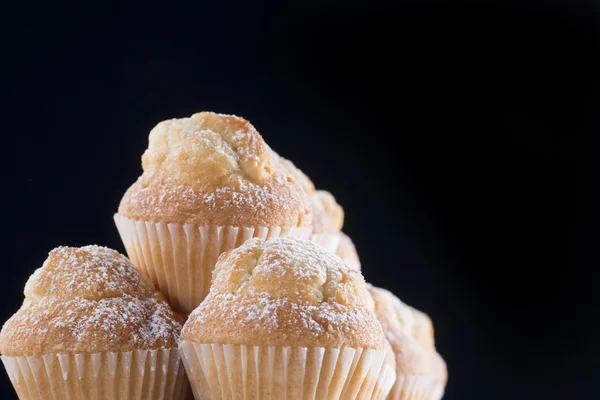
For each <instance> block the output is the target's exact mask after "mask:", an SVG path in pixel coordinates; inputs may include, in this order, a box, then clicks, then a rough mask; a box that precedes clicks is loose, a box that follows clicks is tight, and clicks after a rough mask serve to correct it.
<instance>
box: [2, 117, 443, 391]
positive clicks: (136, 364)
mask: <svg viewBox="0 0 600 400" xmlns="http://www.w3.org/2000/svg"><path fill="white" fill-rule="evenodd" d="M142 165H143V169H144V172H143V174H142V176H141V177H140V178H139V179H138V180H137V182H135V183H134V184H133V185H132V186H131V188H130V189H129V190H128V191H127V193H126V194H125V196H124V197H123V200H122V201H121V204H120V206H119V211H118V213H117V214H116V215H115V222H116V225H117V227H118V230H119V233H120V235H121V238H122V239H123V242H124V244H125V248H126V250H127V254H128V255H129V257H130V258H131V262H130V261H129V260H128V259H127V258H126V257H125V256H122V255H120V254H119V253H117V252H116V251H114V250H110V249H106V248H103V247H98V246H86V247H82V248H70V247H60V248H58V249H55V250H53V251H52V252H51V253H50V255H49V257H48V259H47V260H46V262H45V263H44V265H43V266H42V267H41V268H40V269H38V270H37V271H36V272H35V273H34V274H33V275H32V276H31V278H30V279H29V281H28V282H27V285H26V287H25V301H24V303H23V305H22V307H21V309H20V310H19V311H18V312H17V313H16V314H15V315H14V316H13V317H12V318H11V319H10V320H9V321H8V322H7V323H6V324H5V325H4V327H3V329H2V332H1V334H0V352H1V353H2V361H3V362H4V365H5V367H6V370H7V372H8V374H9V377H10V379H11V381H12V383H13V385H14V387H15V389H16V391H17V394H18V396H19V398H20V399H56V400H58V399H123V400H133V399H139V400H141V399H163V400H167V399H177V400H179V399H182V400H183V399H186V398H187V396H188V395H189V394H188V391H189V387H190V386H191V389H192V393H193V396H194V397H195V398H196V399H407V400H412V399H415V400H416V399H427V400H429V399H431V400H434V399H439V398H441V397H442V395H443V391H444V386H445V383H446V366H445V363H444V361H443V360H442V358H441V357H440V356H439V355H438V354H437V352H436V350H435V346H434V341H433V328H432V324H431V321H430V320H429V318H428V317H427V316H426V315H425V314H423V313H421V312H419V311H417V310H415V309H413V308H411V307H408V306H406V305H404V304H403V303H402V302H400V300H398V299H397V298H396V297H395V296H394V295H393V294H391V293H390V292H388V291H386V290H383V289H378V288H375V287H372V286H370V285H368V284H366V283H365V281H364V278H363V276H362V275H361V273H360V262H359V260H358V256H357V252H356V249H355V248H354V245H353V243H352V241H351V240H350V238H348V237H347V236H346V235H345V234H344V233H342V231H341V229H342V225H343V219H344V213H343V210H342V208H341V207H340V206H339V205H338V204H337V203H336V201H335V199H334V197H333V196H332V195H331V194H329V193H327V192H324V191H319V190H315V187H314V185H313V183H312V182H311V180H310V179H309V178H308V177H307V176H306V175H304V174H303V173H302V172H301V171H300V170H299V169H297V168H296V167H295V166H294V164H293V163H291V162H290V161H288V160H286V159H284V158H282V157H281V156H279V155H278V154H276V153H275V152H273V151H272V150H271V149H270V148H269V146H268V145H267V144H266V143H265V142H264V140H263V139H262V137H261V136H260V135H259V133H258V132H257V131H256V130H255V129H254V127H253V126H252V125H250V123H248V122H247V121H245V120H244V119H242V118H238V117H234V116H226V115H219V114H214V113H199V114H195V115H193V116H192V117H190V118H184V119H174V120H169V121H164V122H161V123H160V124H158V125H157V126H156V127H155V128H154V129H153V130H152V132H151V133H150V140H149V146H148V150H147V151H146V152H145V153H144V155H143V157H142ZM134 265H135V266H134ZM136 267H137V268H136ZM190 384H191V385H190Z"/></svg>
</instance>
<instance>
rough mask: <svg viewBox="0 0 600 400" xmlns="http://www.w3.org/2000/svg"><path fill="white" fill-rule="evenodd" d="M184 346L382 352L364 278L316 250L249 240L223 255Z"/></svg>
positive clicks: (299, 243) (286, 241)
mask: <svg viewBox="0 0 600 400" xmlns="http://www.w3.org/2000/svg"><path fill="white" fill-rule="evenodd" d="M182 339H183V340H187V341H193V342H196V343H223V344H225V343H226V344H241V345H263V346H306V347H343V346H349V347H363V348H375V349H380V348H382V347H383V346H384V336H383V332H382V328H381V325H380V324H379V322H378V321H377V318H376V317H375V315H374V313H373V303H372V300H371V299H370V296H369V295H368V292H367V290H366V286H365V283H364V279H363V277H362V275H361V274H360V273H359V272H357V271H354V270H352V269H350V268H348V267H347V266H346V265H344V264H343V263H342V261H341V260H340V259H339V258H338V257H336V256H335V255H333V254H330V253H328V252H327V251H325V250H324V249H321V248H320V247H319V246H318V245H316V244H314V243H312V242H309V241H305V240H299V239H295V238H290V237H285V238H275V239H270V240H267V241H263V240H261V239H251V240H248V241H246V242H245V243H244V244H243V245H242V246H241V247H239V248H237V249H235V250H232V251H229V252H227V253H224V254H223V255H222V256H221V258H220V259H219V262H218V263H217V266H216V268H215V271H214V272H213V285H212V287H211V291H210V293H209V295H208V297H207V298H206V299H205V300H204V302H203V303H202V304H201V305H200V306H199V307H198V308H197V309H196V310H195V311H194V312H193V313H192V314H191V315H190V318H189V319H188V321H187V322H186V324H185V326H184V329H183V332H182Z"/></svg>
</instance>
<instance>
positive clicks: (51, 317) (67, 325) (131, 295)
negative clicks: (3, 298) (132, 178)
mask: <svg viewBox="0 0 600 400" xmlns="http://www.w3.org/2000/svg"><path fill="white" fill-rule="evenodd" d="M180 330H181V324H180V323H179V322H178V321H177V319H176V317H175V315H174V313H173V311H172V310H171V308H170V307H169V305H168V304H167V303H166V301H165V300H164V298H163V296H162V295H161V294H160V293H158V292H156V291H155V290H154V288H153V287H152V285H151V284H150V283H149V282H148V281H147V280H146V279H145V278H144V277H142V276H141V275H140V274H139V272H138V271H137V269H136V268H135V266H134V265H133V264H132V263H131V262H130V261H129V260H128V259H127V258H126V257H125V256H123V255H121V254H119V253H118V252H116V251H114V250H110V249H107V248H105V247H98V246H86V247H81V248H73V247H59V248H57V249H54V250H52V252H50V254H49V257H48V259H47V260H46V262H45V263H44V265H43V266H42V267H41V268H40V269H38V270H37V271H35V273H34V274H33V275H32V276H31V277H30V278H29V281H28V282H27V285H26V286H25V301H24V302H23V305H22V306H21V308H20V309H19V311H18V312H17V313H16V314H15V315H14V316H13V317H11V318H10V319H9V320H8V322H6V324H5V325H4V327H3V328H2V332H1V333H0V353H2V361H3V363H4V366H5V368H6V371H7V372H8V375H9V377H10V380H11V382H12V383H13V385H14V387H15V390H16V391H17V394H18V395H19V398H20V399H23V400H24V399H27V400H33V399H39V400H47V399H55V400H58V399H70V400H85V399H97V400H116V399H120V400H134V399H157V400H158V399H176V400H177V399H181V400H183V399H185V397H186V395H187V393H188V391H189V389H188V386H189V384H188V381H187V377H186V376H185V371H184V369H183V365H182V363H181V362H180V358H179V355H178V352H177V341H178V337H179V333H180Z"/></svg>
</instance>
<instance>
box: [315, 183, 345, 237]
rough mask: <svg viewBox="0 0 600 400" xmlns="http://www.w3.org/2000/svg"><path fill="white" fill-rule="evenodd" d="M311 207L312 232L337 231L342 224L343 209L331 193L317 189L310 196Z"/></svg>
mask: <svg viewBox="0 0 600 400" xmlns="http://www.w3.org/2000/svg"><path fill="white" fill-rule="evenodd" d="M311 203H312V207H313V230H314V233H333V232H339V231H340V230H341V229H342V226H343V225H344V209H343V208H342V206H340V205H339V204H338V203H337V202H336V201H335V197H333V195H332V194H331V193H329V192H327V191H325V190H317V191H315V192H314V193H313V195H312V196H311Z"/></svg>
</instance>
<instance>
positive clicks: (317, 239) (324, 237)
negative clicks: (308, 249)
mask: <svg viewBox="0 0 600 400" xmlns="http://www.w3.org/2000/svg"><path fill="white" fill-rule="evenodd" d="M310 240H311V241H312V242H314V243H316V244H318V245H319V246H321V247H323V248H324V249H325V250H327V251H329V252H330V253H334V254H335V252H336V251H337V248H338V246H339V244H340V240H341V236H340V234H339V233H313V234H312V235H310Z"/></svg>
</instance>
